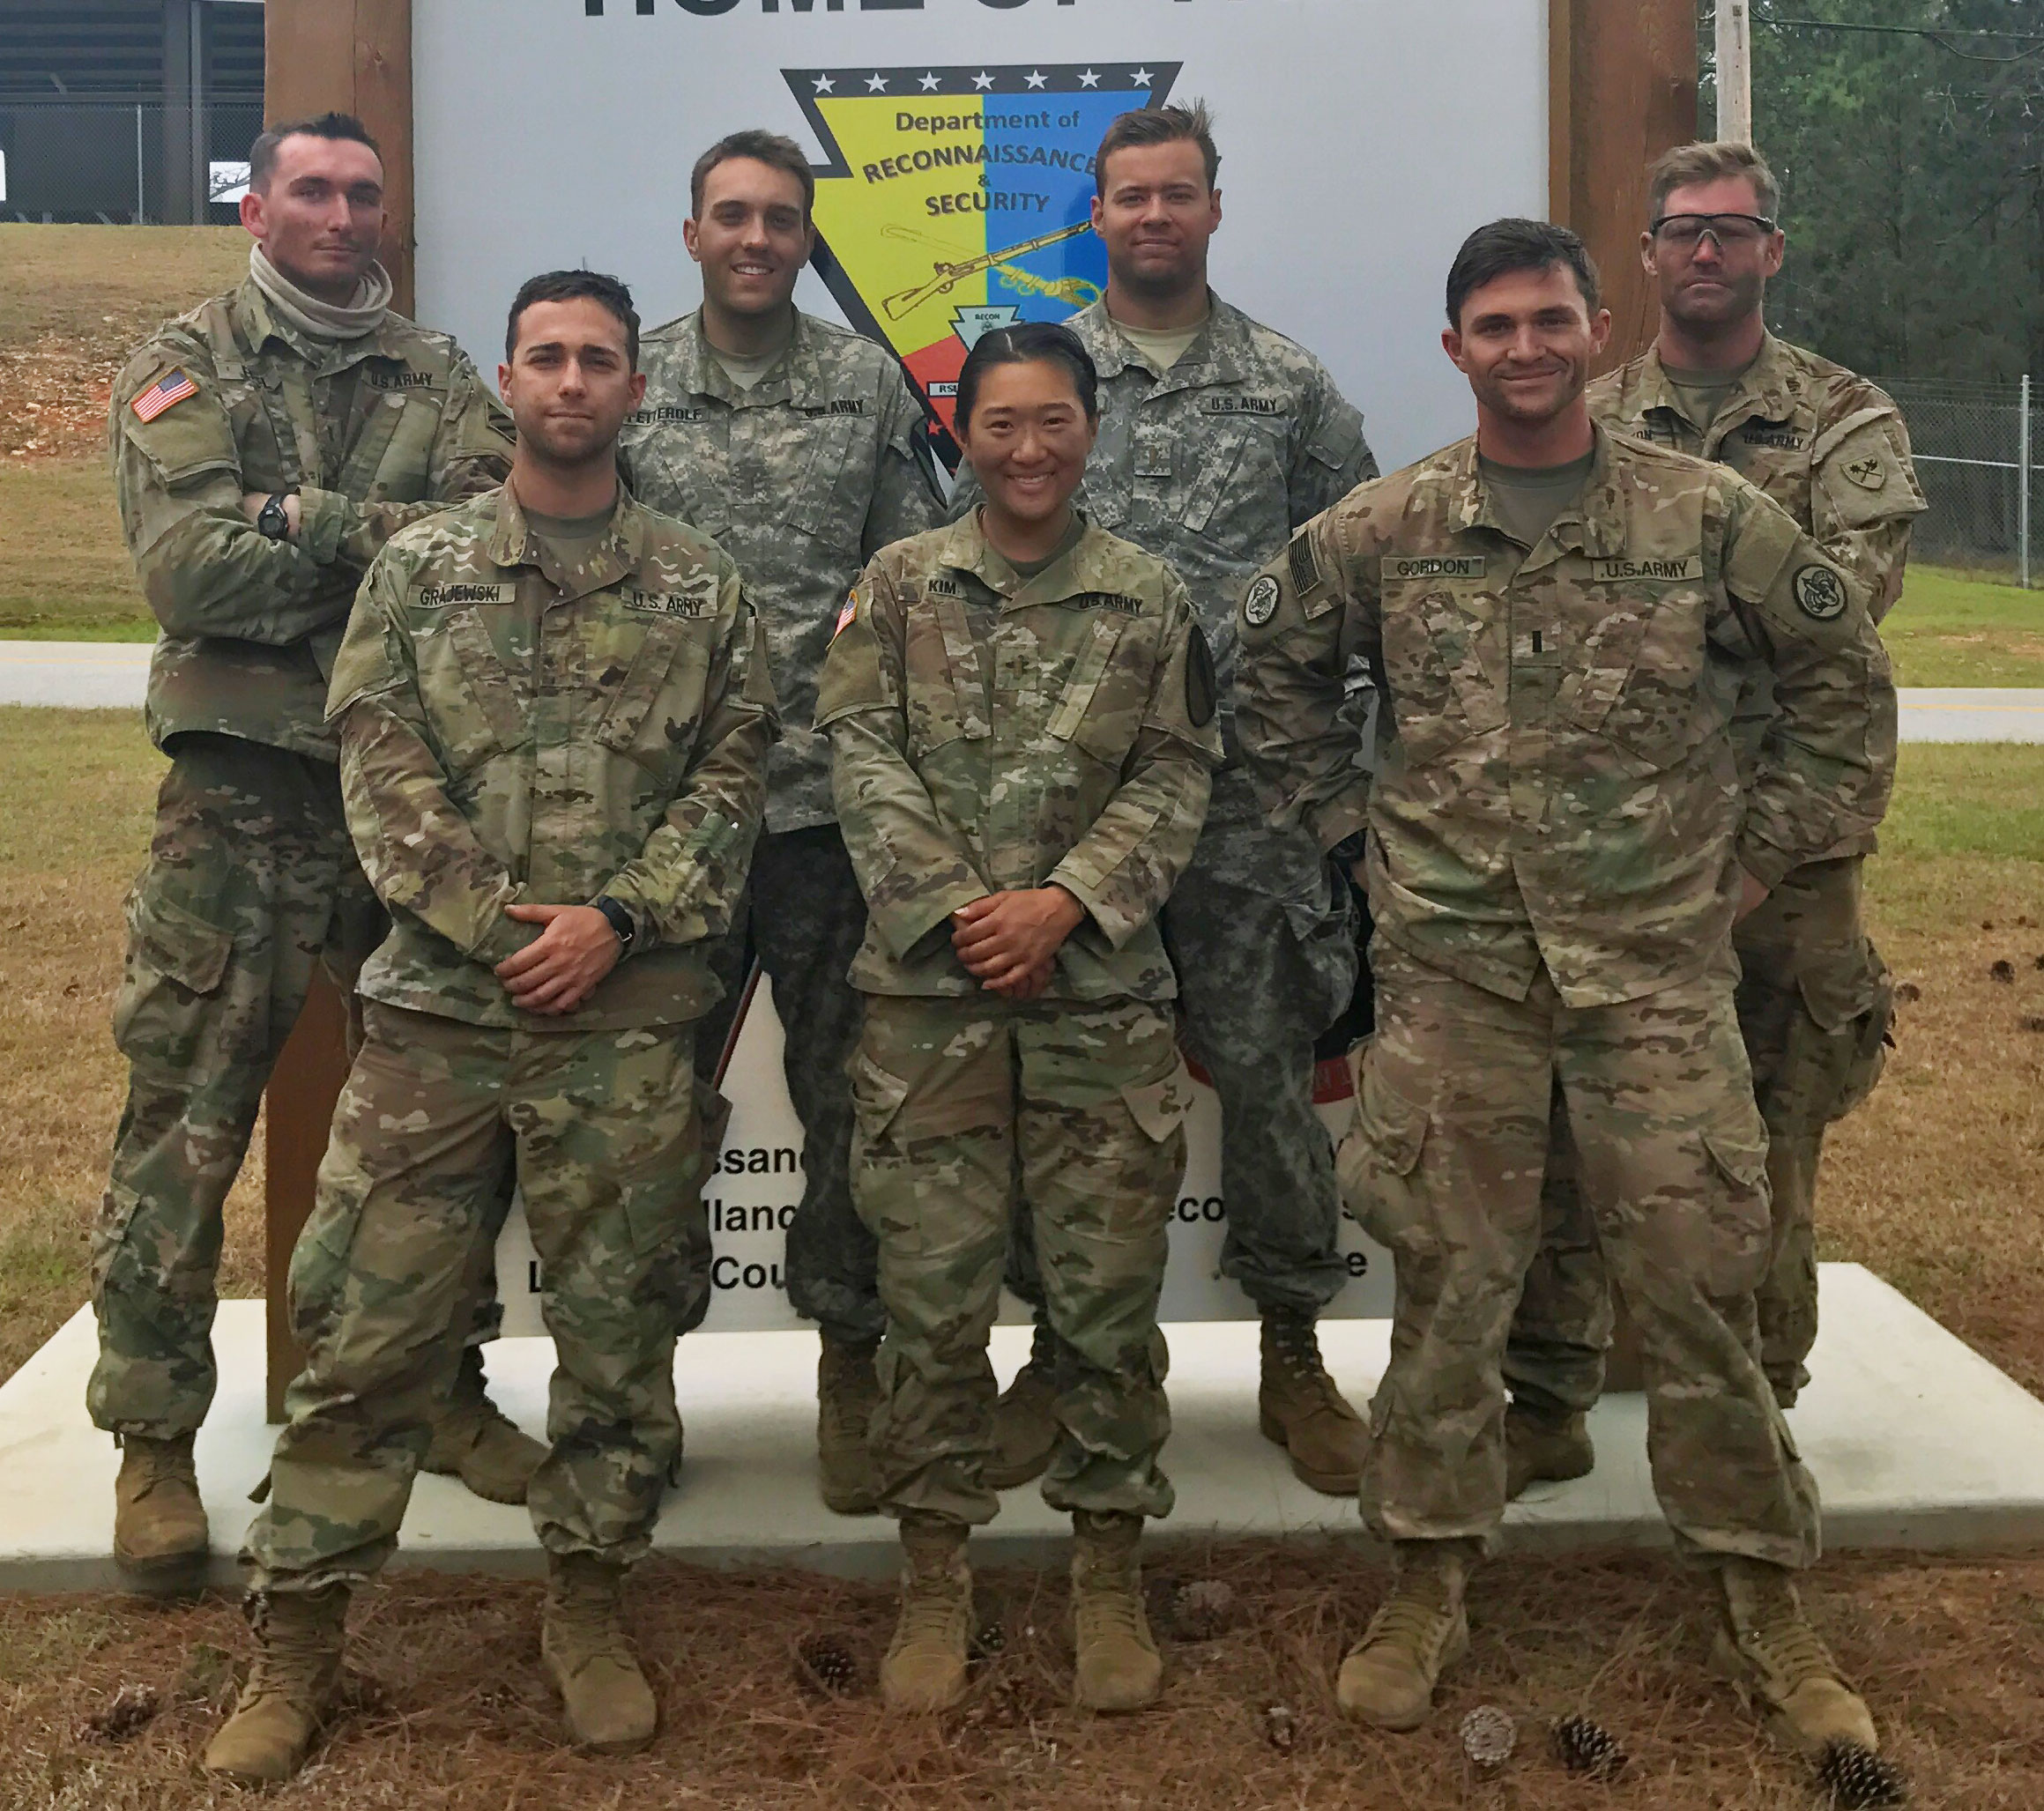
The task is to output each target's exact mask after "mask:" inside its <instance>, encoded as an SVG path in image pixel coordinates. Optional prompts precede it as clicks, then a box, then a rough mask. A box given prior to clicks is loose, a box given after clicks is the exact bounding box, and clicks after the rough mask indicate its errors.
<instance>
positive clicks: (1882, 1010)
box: [1789, 946, 1895, 1132]
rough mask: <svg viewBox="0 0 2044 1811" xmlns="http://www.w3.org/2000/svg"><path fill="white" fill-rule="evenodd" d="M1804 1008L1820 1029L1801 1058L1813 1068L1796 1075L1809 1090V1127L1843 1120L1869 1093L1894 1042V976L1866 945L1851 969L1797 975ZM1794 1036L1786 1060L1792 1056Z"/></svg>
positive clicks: (1800, 1083)
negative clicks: (1817, 1041) (1817, 1044)
mask: <svg viewBox="0 0 2044 1811" xmlns="http://www.w3.org/2000/svg"><path fill="white" fill-rule="evenodd" d="M1796 989H1797V991H1799V992H1800V993H1801V994H1802V1004H1803V1008H1804V1010H1805V1011H1806V1012H1807V1013H1809V1014H1810V1019H1811V1020H1812V1021H1815V1027H1816V1029H1817V1031H1818V1032H1819V1033H1820V1034H1822V1038H1823V1043H1822V1046H1821V1048H1820V1049H1819V1050H1817V1051H1813V1052H1812V1053H1811V1054H1810V1056H1809V1057H1808V1058H1804V1059H1803V1060H1804V1061H1805V1062H1806V1063H1807V1064H1808V1065H1809V1067H1810V1070H1811V1071H1812V1073H1810V1074H1808V1075H1806V1076H1799V1077H1797V1082H1798V1084H1799V1085H1800V1086H1801V1087H1803V1088H1805V1089H1807V1090H1809V1094H1810V1099H1809V1108H1810V1119H1811V1121H1812V1122H1813V1124H1811V1125H1810V1127H1809V1130H1810V1131H1813V1132H1814V1131H1817V1130H1818V1129H1820V1128H1821V1127H1822V1126H1825V1125H1828V1124H1832V1123H1834V1122H1835V1121H1837V1120H1840V1119H1843V1118H1844V1117H1846V1115H1847V1114H1848V1113H1850V1112H1851V1111H1852V1110H1853V1109H1854V1107H1857V1106H1858V1105H1859V1104H1860V1103H1861V1102H1863V1101H1864V1100H1865V1099H1866V1098H1867V1096H1868V1095H1870V1094H1872V1093H1873V1091H1874V1087H1875V1085H1876V1084H1877V1082H1878V1081H1879V1080H1880V1079H1881V1072H1882V1071H1883V1070H1884V1069H1885V1068H1886V1067H1887V1063H1888V1049H1889V1046H1890V1045H1891V1044H1892V1043H1894V1041H1895V1040H1894V1036H1893V1031H1894V1024H1895V979H1894V976H1892V975H1891V974H1889V972H1888V967H1887V964H1886V963H1884V961H1882V960H1881V959H1880V957H1879V956H1877V955H1876V954H1874V951H1873V949H1872V947H1871V946H1866V950H1865V959H1864V961H1855V962H1854V963H1853V964H1851V965H1850V968H1849V969H1843V970H1832V969H1824V968H1813V969H1810V970H1809V971H1807V972H1805V973H1803V974H1802V975H1799V976H1797V977H1796ZM1797 1054H1798V1053H1797V1051H1796V1050H1795V1043H1794V1041H1792V1042H1791V1044H1790V1049H1789V1056H1790V1060H1791V1061H1794V1060H1795V1059H1796V1057H1797Z"/></svg>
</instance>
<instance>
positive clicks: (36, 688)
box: [0, 642, 2044, 742]
mask: <svg viewBox="0 0 2044 1811" xmlns="http://www.w3.org/2000/svg"><path fill="white" fill-rule="evenodd" d="M148 672H149V648H148V644H147V643H146V642H0V704H58V705H69V706H71V707H73V708H77V707H81V706H85V707H90V706H94V705H112V706H117V707H124V708H126V709H134V710H139V709H141V708H142V690H143V685H144V682H145V679H146V678H147V675H148ZM1902 739H1903V740H1904V741H1905V742H2044V690H2039V691H2017V690H2004V689H1996V688H1993V687H1935V688H1921V689H1911V690H1905V691H1904V692H1903V694H1902Z"/></svg>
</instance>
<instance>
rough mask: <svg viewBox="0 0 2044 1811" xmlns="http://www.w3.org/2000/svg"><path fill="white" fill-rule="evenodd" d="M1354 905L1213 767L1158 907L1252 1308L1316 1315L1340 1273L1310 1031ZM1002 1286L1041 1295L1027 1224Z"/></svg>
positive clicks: (1344, 968)
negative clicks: (1215, 1103)
mask: <svg viewBox="0 0 2044 1811" xmlns="http://www.w3.org/2000/svg"><path fill="white" fill-rule="evenodd" d="M1159 923H1160V924H1161V925H1162V926H1163V937H1164V946H1165V948H1166V949H1167V950H1168V951H1169V952H1170V954H1171V966H1172V968H1173V969H1176V970H1177V972H1178V1004H1179V1007H1180V1010H1181V1012H1182V1013H1183V1014H1184V1017H1185V1021H1186V1032H1187V1040H1188V1043H1189V1044H1190V1046H1191V1050H1192V1054H1193V1057H1194V1058H1197V1059H1198V1061H1199V1063H1200V1066H1201V1067H1202V1068H1203V1069H1204V1070H1205V1071H1206V1072H1207V1073H1208V1077H1209V1078H1210V1079H1211V1080H1212V1081H1213V1084H1214V1089H1215V1093H1216V1094H1217V1095H1219V1096H1220V1101H1221V1199H1222V1201H1223V1206H1224V1207H1225V1209H1226V1212H1227V1215H1228V1222H1227V1231H1226V1234H1225V1236H1224V1237H1223V1241H1222V1245H1221V1274H1222V1275H1223V1276H1227V1277H1232V1278H1234V1279H1235V1280H1236V1281H1237V1282H1238V1283H1239V1284H1241V1286H1242V1288H1243V1290H1244V1292H1245V1294H1246V1295H1248V1297H1249V1299H1250V1300H1251V1301H1252V1302H1253V1303H1255V1304H1256V1306H1257V1308H1258V1309H1259V1310H1262V1311H1266V1312H1267V1311H1268V1310H1272V1309H1289V1310H1294V1311H1296V1312H1298V1313H1302V1314H1306V1315H1318V1314H1319V1311H1320V1310H1321V1309H1322V1308H1324V1307H1326V1306H1327V1303H1329V1302H1330V1301H1332V1300H1333V1299H1334V1295H1335V1294H1336V1293H1337V1292H1338V1291H1339V1290H1340V1289H1341V1288H1342V1284H1343V1283H1344V1282H1346V1281H1347V1280H1348V1275H1349V1273H1348V1269H1347V1266H1346V1265H1345V1263H1344V1261H1343V1259H1342V1252H1341V1245H1340V1232H1341V1223H1342V1203H1341V1197H1340V1194H1339V1191H1337V1190H1336V1188H1335V1185H1334V1147H1333V1145H1332V1144H1331V1143H1330V1142H1329V1140H1328V1138H1327V1127H1326V1126H1325V1125H1323V1124H1321V1121H1320V1117H1319V1113H1318V1112H1317V1111H1315V1110H1314V1107H1313V1069H1314V1058H1315V1052H1314V1044H1315V1043H1316V1041H1317V1040H1318V1039H1319V1035H1320V1034H1321V1033H1322V1032H1323V1031H1324V1030H1326V1029H1327V1027H1328V1026H1330V1025H1332V1024H1333V1023H1334V1021H1335V1020H1336V1019H1337V1018H1339V1017H1340V1016H1341V1015H1342V1013H1344V1012H1345V1011H1347V1010H1348V1008H1349V1005H1350V1003H1351V1001H1352V999H1353V998H1355V995H1356V972H1357V953H1356V903H1355V902H1354V900H1353V898H1352V896H1351V894H1350V891H1349V886H1348V884H1347V882H1346V880H1345V879H1343V877H1342V876H1340V875H1339V874H1337V873H1336V872H1335V871H1334V867H1333V865H1331V864H1330V863H1328V862H1327V860H1326V859H1325V858H1324V857H1322V856H1321V854H1320V851H1319V846H1318V845H1317V844H1316V843H1315V842H1314V841H1313V839H1312V837H1311V836H1310V835H1307V834H1306V833H1305V832H1304V831H1303V830H1297V829H1292V830H1274V829H1272V828H1270V825H1269V823H1268V821H1267V818H1266V816H1265V813H1264V811H1263V808H1262V806H1261V805H1260V804H1259V803H1258V801H1257V798H1256V795H1255V793H1254V790H1252V787H1251V785H1250V783H1249V780H1248V776H1246V775H1245V774H1244V773H1243V772H1242V771H1241V770H1240V769H1238V768H1227V769H1223V771H1222V772H1220V773H1217V774H1215V776H1214V791H1213V798H1212V801H1211V803H1210V804H1209V805H1208V808H1207V821H1206V825H1205V828H1203V829H1202V830H1201V831H1200V841H1199V844H1198V846H1197V847H1196V848H1195V849H1194V850H1193V859H1192V863H1191V865H1189V866H1188V867H1187V868H1186V872H1184V874H1182V875H1181V876H1180V877H1179V879H1178V886H1177V887H1174V888H1173V889H1172V892H1171V897H1170V898H1169V899H1168V900H1166V901H1165V902H1164V908H1163V912H1162V913H1160V914H1159ZM1008 1287H1009V1288H1012V1289H1013V1290H1014V1291H1015V1294H1016V1295H1020V1296H1021V1297H1022V1299H1023V1300H1024V1301H1026V1302H1029V1303H1040V1302H1041V1300H1042V1292H1041V1288H1040V1285H1038V1283H1037V1280H1036V1260H1035V1257H1034V1255H1033V1253H1032V1252H1031V1251H1030V1249H1029V1229H1028V1228H1027V1227H1026V1225H1021V1224H1018V1226H1017V1227H1016V1236H1015V1253H1014V1255H1013V1257H1012V1258H1011V1260H1010V1263H1009V1267H1008Z"/></svg>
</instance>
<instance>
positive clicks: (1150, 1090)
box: [1121, 1058, 1193, 1145]
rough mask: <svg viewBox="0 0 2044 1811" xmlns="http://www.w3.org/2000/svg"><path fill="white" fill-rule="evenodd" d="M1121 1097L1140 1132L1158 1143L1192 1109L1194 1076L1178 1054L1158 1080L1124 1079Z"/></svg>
mask: <svg viewBox="0 0 2044 1811" xmlns="http://www.w3.org/2000/svg"><path fill="white" fill-rule="evenodd" d="M1121 1099H1122V1102H1123V1104H1124V1105H1126V1107H1127V1109H1128V1110H1129V1113H1130V1115H1131V1117H1133V1119H1134V1121H1135V1123H1136V1124H1138V1125H1139V1126H1141V1128H1142V1134H1143V1136H1144V1137H1145V1138H1147V1139H1148V1140H1149V1141H1150V1142H1151V1143H1152V1144H1153V1145H1161V1144H1163V1143H1164V1142H1165V1141H1166V1140H1167V1139H1170V1138H1171V1136H1172V1135H1173V1134H1174V1133H1176V1132H1178V1128H1179V1127H1181V1126H1182V1125H1184V1124H1185V1123H1186V1114H1188V1113H1190V1112H1191V1111H1192V1110H1193V1078H1192V1076H1191V1074H1190V1073H1189V1072H1187V1071H1186V1065H1185V1060H1184V1058H1180V1059H1179V1060H1178V1062H1177V1063H1176V1064H1175V1065H1173V1066H1172V1068H1171V1073H1170V1074H1169V1075H1166V1076H1164V1077H1163V1079H1162V1080H1157V1081H1145V1082H1141V1083H1137V1082H1125V1083H1124V1084H1123V1085H1122V1089H1121Z"/></svg>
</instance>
